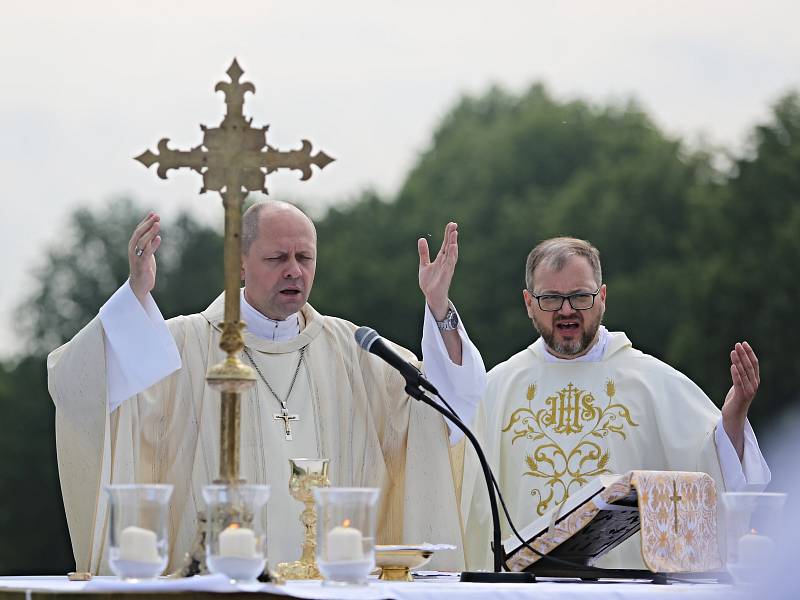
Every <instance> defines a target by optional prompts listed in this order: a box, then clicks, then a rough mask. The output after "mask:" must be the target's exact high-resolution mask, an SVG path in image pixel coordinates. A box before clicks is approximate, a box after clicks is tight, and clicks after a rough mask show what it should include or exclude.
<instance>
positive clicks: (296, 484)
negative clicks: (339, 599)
mask: <svg viewBox="0 0 800 600" xmlns="http://www.w3.org/2000/svg"><path fill="white" fill-rule="evenodd" d="M289 466H290V468H291V470H292V473H291V475H290V476H289V493H290V494H291V496H292V498H294V499H295V500H297V501H299V502H302V503H303V504H305V509H304V510H303V512H302V513H300V522H301V523H302V524H303V526H304V527H305V537H304V539H303V554H302V556H301V557H300V560H296V561H294V562H290V563H280V564H279V565H278V576H279V577H281V578H282V579H322V575H321V574H320V572H319V570H318V569H317V561H316V557H315V554H316V549H317V512H316V510H315V509H314V488H318V487H327V486H329V485H330V481H328V459H327V458H290V459H289Z"/></svg>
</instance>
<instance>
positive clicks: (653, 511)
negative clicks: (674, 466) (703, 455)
mask: <svg viewBox="0 0 800 600" xmlns="http://www.w3.org/2000/svg"><path fill="white" fill-rule="evenodd" d="M640 530H641V534H642V535H641V539H642V558H643V559H644V563H645V565H646V566H647V568H648V569H650V570H651V571H653V572H660V573H692V572H695V573H699V572H708V571H714V570H717V569H719V568H721V567H722V561H721V559H720V553H719V547H718V543H717V517H716V488H715V486H714V480H713V479H712V478H711V477H710V476H709V475H707V474H705V473H688V472H681V471H629V472H628V473H626V474H624V475H613V476H602V477H598V478H596V479H594V480H592V481H590V482H589V483H588V484H586V485H585V486H583V487H582V488H581V489H580V490H579V491H578V492H577V493H576V494H574V495H573V496H571V497H570V498H568V499H567V500H566V501H565V502H564V503H563V504H561V505H560V506H559V507H557V508H556V509H554V510H553V511H551V512H550V513H547V514H545V515H544V516H542V517H540V518H539V519H537V520H536V521H533V522H532V523H531V524H529V525H528V526H527V527H524V528H523V529H522V530H520V535H521V536H522V537H523V539H525V540H526V542H527V543H528V545H530V546H532V547H533V548H534V549H536V550H538V551H539V552H541V553H542V554H546V555H548V556H552V557H555V558H560V559H564V560H569V561H572V562H574V563H578V564H582V565H590V564H592V563H593V562H594V561H595V560H597V559H598V558H599V557H601V556H602V555H604V554H605V553H606V552H608V551H609V550H611V549H612V548H614V547H615V546H617V545H619V544H620V543H622V542H623V541H625V540H626V539H627V538H629V537H630V536H632V535H633V534H634V533H636V532H637V531H640ZM503 549H504V552H505V555H506V560H507V564H508V566H509V567H510V568H511V569H512V570H514V571H524V570H526V569H528V568H529V567H531V566H532V565H533V564H534V563H535V562H536V561H538V560H539V559H540V556H539V555H538V554H535V553H534V552H532V551H531V550H530V549H529V548H526V547H525V546H524V545H523V544H522V543H521V542H520V541H519V540H518V539H517V538H516V537H512V538H509V539H507V540H505V541H504V542H503Z"/></svg>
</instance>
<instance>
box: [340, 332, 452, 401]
mask: <svg viewBox="0 0 800 600" xmlns="http://www.w3.org/2000/svg"><path fill="white" fill-rule="evenodd" d="M355 338H356V343H357V344H358V345H359V346H361V347H362V348H363V349H364V350H366V351H367V352H370V353H371V354H374V355H375V356H377V357H379V358H382V359H383V360H385V361H386V362H387V363H389V364H390V365H392V366H393V367H394V368H395V369H397V370H398V371H400V374H401V375H402V376H403V377H404V378H405V380H406V383H408V384H409V385H412V386H414V387H418V388H419V387H421V388H423V389H426V390H428V391H429V392H430V393H431V394H436V395H437V396H438V395H439V392H438V391H437V389H436V388H435V387H433V384H432V383H431V382H430V381H428V380H427V379H425V377H424V376H423V375H422V372H421V371H420V370H419V369H418V368H417V367H415V366H414V365H412V364H411V363H410V362H408V361H407V360H405V359H403V358H402V357H401V356H400V355H399V354H397V352H395V351H394V350H392V349H391V348H390V347H389V346H388V345H387V344H386V342H385V341H384V340H383V338H382V337H381V336H379V335H378V332H377V331H375V330H374V329H372V327H359V328H358V329H356V332H355Z"/></svg>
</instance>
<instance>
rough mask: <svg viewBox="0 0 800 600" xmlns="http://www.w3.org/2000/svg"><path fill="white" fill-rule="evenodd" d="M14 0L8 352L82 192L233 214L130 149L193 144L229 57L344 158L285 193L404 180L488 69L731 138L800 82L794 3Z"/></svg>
mask: <svg viewBox="0 0 800 600" xmlns="http://www.w3.org/2000/svg"><path fill="white" fill-rule="evenodd" d="M0 2H1V3H0V9H2V10H1V11H0V44H2V46H1V47H2V52H0V75H1V76H2V79H3V84H2V86H1V87H0V182H1V183H2V186H3V198H2V200H1V201H0V202H2V219H0V239H2V240H3V246H2V248H3V250H2V252H0V269H1V270H2V273H3V285H2V288H0V357H3V356H8V355H9V354H10V353H11V352H13V351H16V350H19V347H18V346H17V345H16V344H15V342H14V335H13V333H12V328H11V314H12V313H11V310H12V308H13V307H14V306H15V305H17V304H18V303H19V302H20V300H21V299H22V298H23V297H24V295H25V292H26V291H28V290H29V289H30V286H31V282H32V278H31V275H30V270H31V269H32V268H33V267H34V266H36V265H37V264H41V261H42V258H43V252H42V249H43V248H44V247H46V246H47V245H52V244H55V243H57V242H58V240H59V237H60V236H61V234H62V231H63V226H64V224H65V223H66V220H67V217H68V215H69V214H70V212H71V211H72V210H73V209H74V208H75V207H76V206H79V205H82V204H83V205H86V204H89V205H92V206H100V205H102V204H103V203H106V202H108V201H109V199H110V198H113V197H115V196H119V195H131V196H133V197H135V198H136V199H138V200H140V201H141V202H143V203H146V204H147V205H148V206H149V207H152V208H155V209H157V210H160V211H162V212H164V213H166V214H169V213H170V212H172V211H174V210H176V209H177V208H179V207H189V206H192V207H196V208H197V210H198V211H199V214H200V215H202V218H204V219H209V220H211V219H217V220H219V222H221V219H222V216H221V215H222V209H221V205H220V202H219V200H218V196H212V195H206V196H197V191H198V190H199V187H200V178H199V177H198V176H197V175H195V174H192V173H188V172H185V171H182V172H180V173H177V172H175V171H173V172H172V173H173V174H172V175H171V177H170V179H169V180H168V181H162V180H160V179H158V178H157V177H156V176H155V173H154V172H152V171H148V170H146V169H145V168H144V167H143V166H142V165H140V164H138V163H136V162H134V161H133V160H132V159H131V157H133V156H135V155H137V154H139V153H140V152H141V151H143V150H144V149H146V148H152V149H154V148H155V144H156V143H157V141H158V140H159V139H160V138H161V137H169V138H171V139H172V141H173V145H172V147H174V148H182V149H188V148H190V147H191V146H195V145H197V144H198V143H199V142H200V141H201V133H200V130H199V127H198V125H199V124H200V123H205V124H208V125H212V126H213V125H217V124H218V123H219V121H220V119H221V116H222V114H223V97H222V94H216V93H214V91H213V87H214V84H215V83H216V82H217V81H220V80H222V79H225V74H224V72H225V70H226V69H227V67H228V66H229V64H230V62H231V60H232V59H233V57H237V58H238V59H239V62H240V64H241V65H242V67H243V69H244V70H245V76H244V79H245V80H249V81H251V82H253V83H254V84H255V86H256V94H255V95H254V96H253V95H250V96H248V97H247V101H246V103H245V113H246V114H247V115H248V116H251V117H253V123H254V125H262V124H271V128H270V130H269V134H268V135H269V138H268V139H269V141H270V143H271V144H273V145H275V146H277V147H279V148H281V149H291V148H294V147H297V146H298V143H299V140H300V139H302V138H308V139H310V140H311V141H312V142H313V144H314V147H315V148H319V149H324V150H325V151H326V152H328V153H329V154H331V155H333V156H335V157H336V158H337V161H336V162H335V163H333V164H332V165H331V166H329V167H328V168H327V169H326V170H325V171H323V172H321V173H320V172H317V173H315V175H314V177H313V178H312V179H311V180H310V181H308V182H305V183H302V184H298V183H297V182H296V175H294V174H287V175H277V176H272V177H271V181H270V182H269V184H268V185H269V187H270V192H271V194H272V195H273V197H277V198H284V199H293V198H294V199H303V200H304V201H305V202H306V203H316V204H320V203H323V202H328V201H341V200H344V199H347V198H350V197H353V196H354V195H356V194H357V193H358V191H359V190H362V189H364V188H367V187H373V188H376V189H378V190H380V191H382V192H386V193H392V192H393V191H395V190H396V189H397V186H398V185H399V184H400V182H401V181H402V180H403V177H404V176H405V174H406V173H407V171H408V169H409V168H410V166H411V165H413V163H414V161H415V158H416V156H417V155H418V153H419V152H420V151H422V150H424V149H425V148H426V147H427V145H428V144H429V141H430V136H431V133H432V130H433V127H434V126H435V125H436V123H437V122H438V121H439V119H440V118H441V117H442V116H443V115H444V114H445V113H446V111H447V110H448V109H449V108H450V107H451V106H452V104H453V103H454V101H455V100H456V99H457V98H459V96H461V95H462V94H464V93H474V94H478V93H482V92H484V91H486V90H487V89H488V87H489V86H490V85H491V84H493V83H497V84H500V85H502V86H504V87H506V88H507V89H509V90H511V91H514V92H518V91H522V90H524V89H525V88H526V87H527V86H528V85H530V84H531V83H532V82H535V81H543V82H545V83H546V84H547V85H548V86H549V88H550V90H551V91H552V92H553V93H555V94H556V95H557V97H558V98H560V99H567V98H573V97H582V98H586V99H589V100H594V101H597V102H605V101H608V100H611V99H622V98H627V97H631V96H632V97H635V98H637V99H638V100H639V101H640V102H641V103H642V105H643V106H644V107H645V108H646V109H647V110H648V111H649V112H650V113H651V115H652V116H653V117H654V118H655V120H656V122H657V123H658V124H659V125H660V126H662V127H663V128H664V129H665V130H667V131H668V132H670V133H673V134H679V135H684V136H687V137H689V138H690V139H692V138H694V139H696V138H697V137H699V136H704V137H705V138H706V139H707V140H709V141H711V142H715V143H720V144H725V145H728V146H734V147H736V146H741V144H742V143H743V141H744V136H745V133H746V132H747V131H748V129H749V128H750V127H751V126H752V125H753V124H754V123H756V122H757V121H758V120H760V119H763V118H764V117H765V116H766V115H767V113H768V110H769V106H770V104H771V103H773V102H774V101H775V100H776V99H777V98H778V97H780V96H781V95H782V94H783V93H785V92H786V91H788V90H789V89H791V88H800V36H798V35H797V24H798V23H800V4H798V3H797V2H793V1H789V0H787V1H777V0H776V1H763V0H762V1H760V2H758V3H756V2H755V1H753V2H744V1H738V2H737V1H735V0H726V1H714V2H702V1H700V0H691V1H681V0H672V1H670V2H663V1H646V0H632V1H625V2H623V1H612V0H604V1H602V2H597V1H596V0H595V1H592V2H588V1H587V2H568V1H560V2H556V1H547V2H545V1H534V0H530V1H522V0H519V1H507V0H492V1H491V2H489V1H486V2H471V1H467V0H460V1H451V0H447V1H444V0H441V1H440V0H421V1H416V0H413V1H412V0H404V1H403V2H381V1H377V0H371V1H367V0H363V1H355V0H354V1H351V2H335V1H332V0H326V1H299V0H293V1H283V2H277V1H270V0H253V1H245V0H238V1H237V0H226V1H224V2H223V1H221V0H217V1H214V2H212V1H208V0H192V1H183V2H181V1H177V0H174V1H164V0H159V1H143V0H138V1H137V2H122V1H111V0H97V1H92V0H82V1H81V0H72V1H70V2H63V1H56V0H52V1H49V2H35V1H30V0H28V1H24V2H22V1H20V2H14V1H10V0H0ZM478 133H479V132H478ZM435 200H436V199H435V198H431V201H432V202H435ZM410 251H411V252H413V251H414V250H413V247H412V248H411V250H410Z"/></svg>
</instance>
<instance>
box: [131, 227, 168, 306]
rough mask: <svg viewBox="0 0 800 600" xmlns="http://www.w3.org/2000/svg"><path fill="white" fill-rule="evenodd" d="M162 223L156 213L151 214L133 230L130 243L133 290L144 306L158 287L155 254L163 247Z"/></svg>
mask: <svg viewBox="0 0 800 600" xmlns="http://www.w3.org/2000/svg"><path fill="white" fill-rule="evenodd" d="M160 221H161V217H159V216H158V215H157V214H156V213H153V212H151V213H149V214H148V215H147V217H145V219H144V220H143V221H142V222H141V223H139V224H138V225H137V226H136V229H134V230H133V235H132V236H131V240H130V241H129V242H128V264H129V265H130V281H131V289H132V290H133V293H134V294H136V297H137V298H138V299H139V302H141V303H142V304H144V301H145V299H146V298H147V294H149V293H150V291H151V290H152V289H153V288H154V287H155V285H156V257H155V253H156V250H158V247H159V246H160V245H161V236H160V235H158V233H159V231H161V225H160V223H159V222H160Z"/></svg>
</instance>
